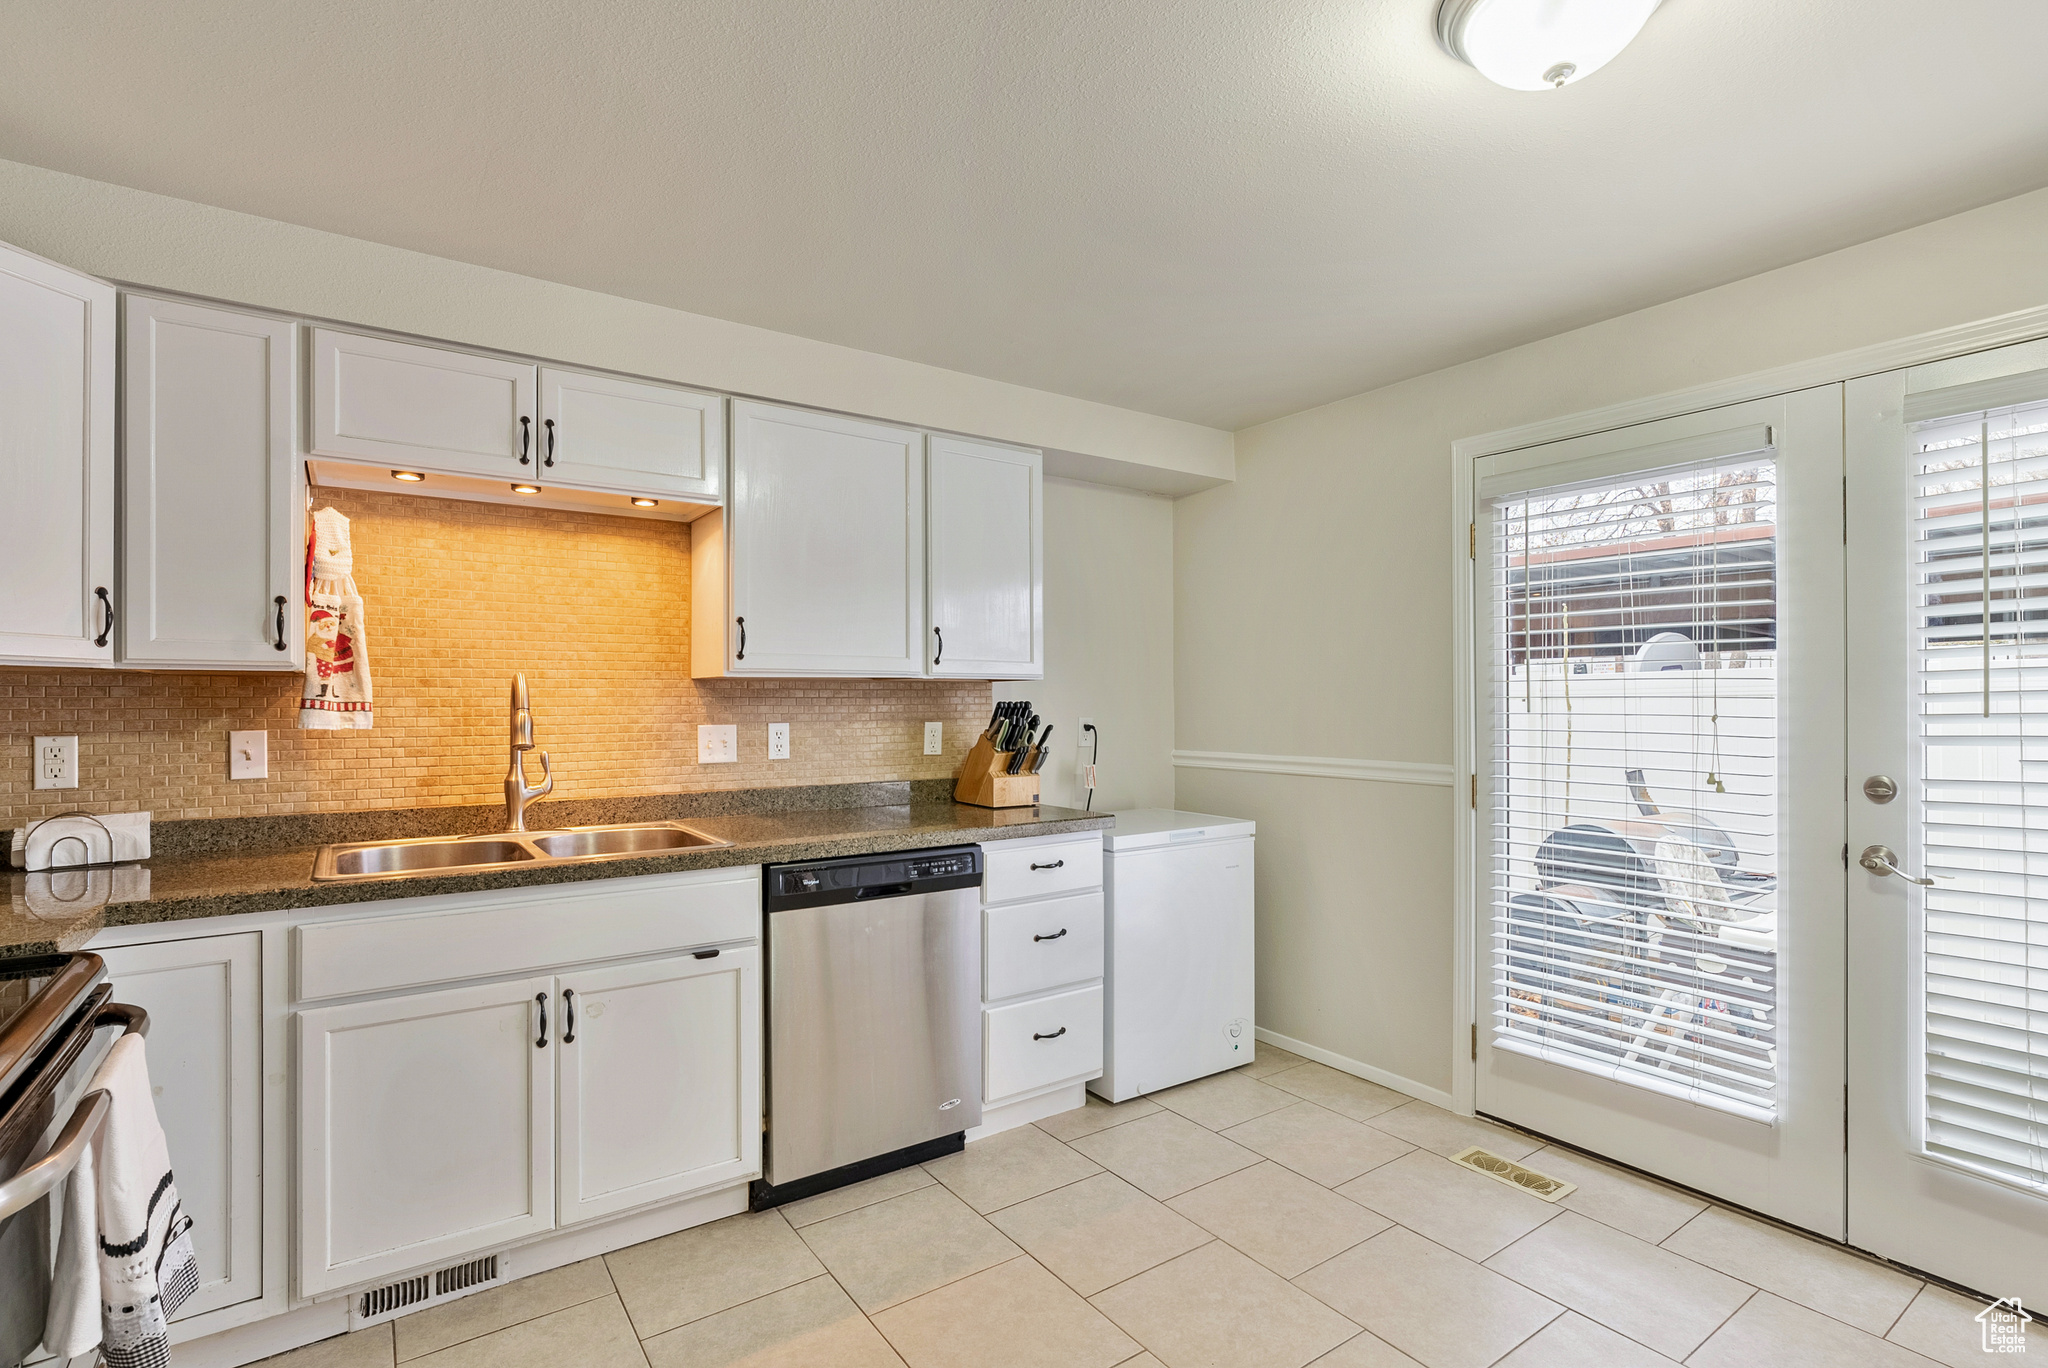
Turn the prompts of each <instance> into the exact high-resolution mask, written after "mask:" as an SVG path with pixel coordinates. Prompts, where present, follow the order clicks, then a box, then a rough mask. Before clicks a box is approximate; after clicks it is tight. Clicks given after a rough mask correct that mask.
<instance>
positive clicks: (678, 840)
mask: <svg viewBox="0 0 2048 1368" xmlns="http://www.w3.org/2000/svg"><path fill="white" fill-rule="evenodd" d="M529 839H530V840H532V842H533V844H534V846H535V847H536V848H537V849H538V850H539V851H540V852H541V854H543V855H550V856H553V857H554V858H555V859H558V860H588V859H591V858H593V857H595V856H599V855H641V854H646V855H656V854H659V853H661V852H662V851H664V850H689V849H691V848H693V847H701V846H720V845H730V844H731V842H730V841H720V840H714V839H713V838H712V837H709V836H705V835H702V834H701V833H699V832H695V831H691V830H690V829H689V828H687V827H678V826H617V827H573V828H571V829H570V830H568V831H542V832H536V833H534V835H533V836H532V837H530V838H529Z"/></svg>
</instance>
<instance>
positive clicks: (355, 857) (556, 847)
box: [313, 822, 732, 883]
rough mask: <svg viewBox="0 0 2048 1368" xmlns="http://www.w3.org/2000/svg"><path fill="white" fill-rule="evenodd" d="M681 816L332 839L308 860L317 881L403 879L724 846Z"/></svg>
mask: <svg viewBox="0 0 2048 1368" xmlns="http://www.w3.org/2000/svg"><path fill="white" fill-rule="evenodd" d="M731 844H732V842H731V841H721V840H719V839H718V838H717V837H716V836H707V835H705V834H704V833H703V832H701V831H696V830H693V829H692V828H690V827H686V826H684V825H683V824H682V823H680V822H640V823H626V824H623V825H619V826H593V827H569V828H566V829H564V830H561V831H531V832H526V831H507V832H501V833H499V834H497V835H495V836H426V837H421V838H419V839H417V840H410V841H365V842H361V843H358V844H352V845H331V846H327V847H325V848H324V849H322V850H321V852H320V854H319V856H318V857H317V858H316V859H315V860H314V861H313V881H314V882H315V883H345V882H352V881H355V880H359V879H403V878H408V877H418V876H420V875H425V874H472V873H480V872H483V871H486V870H493V869H509V868H521V869H533V868H538V867H542V866H546V865H558V864H576V863H582V862H585V861H590V860H618V859H626V858H630V857H631V856H635V855H643V856H644V855H660V854H664V853H666V852H669V851H676V850H704V849H712V848H715V847H718V846H729V845H731Z"/></svg>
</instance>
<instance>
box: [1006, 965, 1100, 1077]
mask: <svg viewBox="0 0 2048 1368" xmlns="http://www.w3.org/2000/svg"><path fill="white" fill-rule="evenodd" d="M981 1015H982V1029H983V1046H984V1048H985V1049H986V1051H987V1056H986V1063H987V1070H986V1073H985V1074H984V1076H983V1079H982V1092H983V1093H984V1094H985V1096H986V1097H987V1100H988V1101H990V1102H1000V1101H1002V1100H1003V1099H1005V1098H1008V1097H1015V1096H1018V1095H1019V1094H1022V1093H1028V1092H1036V1091H1037V1090H1038V1089H1040V1088H1049V1087H1052V1086H1053V1085H1054V1084H1058V1083H1070V1082H1072V1081H1074V1080H1075V1079H1078V1078H1092V1077H1094V1076H1095V1075H1096V1074H1099V1073H1101V1072H1102V987H1101V985H1099V984H1098V985H1096V986H1095V987H1093V988H1080V989H1076V990H1075V991H1073V992H1071V993H1054V994H1053V995H1052V996H1050V997H1042V998H1032V999H1030V1000H1029V1001H1026V1002H1016V1003H1012V1004H1010V1005H1009V1006H1007V1007H990V1008H988V1009H986V1010H984V1011H983V1012H982V1014H981Z"/></svg>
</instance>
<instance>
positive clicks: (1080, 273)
mask: <svg viewBox="0 0 2048 1368" xmlns="http://www.w3.org/2000/svg"><path fill="white" fill-rule="evenodd" d="M1433 8H1434V0H1346V2H1345V3H1330V2H1329V0H1264V2H1263V3H1256V2H1255V3H1246V0H1179V2H1178V3H1175V2H1174V0H1085V2H1080V0H1035V2H1027V0H1007V2H1004V0H985V2H984V3H961V2H959V0H954V2H953V3H946V2H945V0H892V2H890V3H880V2H879V0H834V2H829V3H819V2H818V0H810V2H809V3H799V2H798V0H700V2H699V3H679V2H678V0H573V2H563V0H436V2H435V3H420V0H359V2H358V3H346V4H320V5H315V4H310V3H286V2H282V0H175V2H174V3H135V2H134V0H130V2H129V3H107V2H106V0H9V2H8V3H7V4H6V5H5V6H0V47H4V50H5V52H6V54H7V65H8V72H7V76H6V79H5V80H4V81H0V157H6V158H10V159H13V160H17V161H24V162H30V163H33V164H35V165H39V166H44V167H50V168H54V169H57V170H62V171H69V172H73V173H76V174H78V175H83V176H88V177H92V178H95V179H99V180H105V181H113V182H116V183H119V184H123V185H131V186H137V187H141V188H144V189H148V190H154V191H159V192H161V193H164V194H169V195H175V196H179V197H181V198H185V199H191V200H197V201H200V202H203V203H207V204H214V205H220V206H225V207H227V208H232V209H238V210H243V211H246V212H249V213H252V214H260V215H264V216H266V217H270V218H275V219H282V220H285V221H288V222H292V223H299V224H306V225H310V226H313V227H317V228H323V229H328V230H331V231H334V232H338V233H346V234H350V235H352V236H356V237H362V238H369V239H372V240H375V241H379V242H385V243H391V244H395V245H398V246H402V247H409V248H414V249H417V250H420V251H424V252H431V253H436V254H439V255H443V256H449V257H455V258H459V259H462V260H465V261H472V262H478V263H481V264H484V265H489V266H495V267H500V268H502V269H505V270H509V271H516V272H520V273H523V274H526V275H531V276H538V277H542V278H545V279H549V280H556V281H562V282H566V283H569V284H574V285H580V286H585V287H588V288H591V289H596V290H603V291H608V292H611V293H615V294H619V295H625V296H629V297H632V298H635V299H642V300H649V301H653V302H656V303H660V304H666V305H671V306H674V307H676V308H681V309H688V310H692V311H695V312H698V313H704V314H711V315H714V316H717V317H721V318H728V319H735V320H738V321H741V322H746V323H752V324H758V325H760V326H763V327H768V328H775V329H779V330H782V331H785V332H791V333H797V334H801V335H803V336H807V337H813V338H820V339H824V340H827V341H832V342H839V343H845V344H847V345H850V346H855V347H861V348H865V349H867V350H871V351H877V352H884V353H888V354H891V355H895V356H901V357H909V358H913V359H916V360H919V361H926V362H931V363H933V364H936V365H941V366H946V367H950V368H953V369H957V370H962V371H968V372H971V373H974V374H977V375H983V376H990V377H994V378H997V379H1002V380H1009V381H1015V382H1017V383H1020V384H1025V385H1031V386H1036V387H1039V388H1042V389H1047V390H1053V391H1057V392H1061V393H1065V394H1072V395H1080V396H1084V397H1087V398H1091V399H1098V400H1103V401H1106V402H1109V403H1113V404H1119V405H1124V406H1127V407H1130V408H1135V409H1142V410H1147V411H1151V412H1155V413H1162V414H1169V415H1172V416H1175V417H1180V418H1187V419H1193V420H1195V421H1198V422H1204V423H1210V424H1215V425H1218V426H1222V427H1228V428H1235V427H1241V426H1243V425H1245V424H1247V423H1251V422H1255V421H1258V420H1260V419H1264V418H1269V417H1273V416H1276V415H1279V414H1283V413H1287V412H1291V411H1293V410H1296V409H1300V408H1304V407H1307V406H1310V405H1313V404H1317V403H1321V402H1324V401H1327V400H1330V399H1334V398H1338V397H1340V396H1343V395H1346V394H1351V393H1355V392H1357V391H1359V390H1363V389H1368V388H1371V387H1373V386H1376V385H1379V384H1384V383H1386V382H1388V381H1390V380H1394V379H1398V378H1400V377H1403V376H1407V375H1413V374H1417V373H1419V372H1422V371H1426V370H1430V369H1434V368H1436V367H1438V366H1442V365H1446V364H1449V363H1452V362H1455V361H1459V360H1462V359H1465V358H1468V357H1472V356H1477V355H1481V354H1484V353H1486V352H1489V351H1494V350H1498V349H1499V348H1501V347H1503V346H1508V345H1512V344H1515V343H1518V342H1522V341H1526V340H1529V339H1532V338H1535V337H1539V336H1543V335H1546V334H1548V333H1552V332H1556V331H1558V330H1561V329H1564V328H1569V327H1573V326H1577V325H1580V324H1584V323H1587V322H1591V321H1593V320H1595V319H1599V318H1603V317H1609V316H1612V315H1614V314H1617V313H1622V312H1626V311H1628V310H1630V309H1634V308H1638V307H1641V306H1643V305H1646V304H1649V303H1653V302H1656V301H1659V300H1663V299H1669V298H1674V297H1676V296H1679V295H1682V294H1686V293H1690V292H1692V291H1694V290H1697V289H1700V288H1703V287H1706V286H1709V285H1713V284H1716V283H1719V282H1722V281H1726V280H1731V279H1736V278H1739V277H1741V276H1745V275H1749V274H1753V273H1755V272H1757V271H1759V270H1765V269H1768V268H1770V267H1773V266H1778V265H1783V264H1785V263H1788V262H1791V261H1796V260H1799V259H1801V258H1804V257H1808V256H1812V255H1815V254H1817V253H1820V252H1825V251H1829V250H1832V249H1834V248H1837V247H1841V246H1844V245H1847V244H1849V243H1853V242H1858V241H1862V240H1864V239H1867V238H1871V237H1876V236H1879V235H1881V234H1884V233H1887V232H1892V231H1895V230H1897V229H1900V228H1903V227H1907V226H1910V225H1912V224H1915V223H1920V222H1925V221H1928V220H1931V219H1935V218H1940V217H1944V216H1946V215H1948V214H1951V213H1955V212H1957V211H1959V210H1962V209H1966V208H1970V207H1973V206H1975V205H1979V204H1984V203H1988V202H1990V201H1993V200H1997V199H2002V198H2005V197H2007V196H2009V195H2013V194H2017V193H2020V192H2022V191H2025V190H2030V189H2033V188H2036V187H2038V186H2040V185H2042V184H2048V136H2044V135H2048V82H2044V81H2042V80H2041V79H2040V73H2039V55H2038V54H2039V52H2040V51H2041V50H2042V47H2043V44H2044V42H2048V5H2044V4H2042V3H2041V2H2040V0H1965V3H1928V0H1802V2H1801V3H1797V4H1793V3H1787V2H1786V0H1665V4H1664V6H1663V8H1662V9H1661V10H1659V12H1658V13H1657V14H1655V15H1654V16H1653V17H1652V18H1651V20H1650V23H1649V26H1648V27H1647V28H1646V29H1645V30H1644V31H1643V34H1642V36H1641V37H1640V38H1639V39H1638V40H1637V41H1636V43H1635V44H1634V45H1633V46H1632V47H1631V48H1630V49H1629V50H1628V51H1627V52H1625V53H1623V54H1622V56H1621V57H1620V58H1618V59H1617V60H1616V61H1615V62H1614V64H1613V65H1612V66H1610V67H1608V68H1607V69H1605V70H1604V71H1601V72H1598V73H1596V74H1595V75H1593V76H1591V77H1588V78H1587V79H1586V80H1585V81H1583V82H1581V83H1579V84H1577V85H1574V86H1571V87H1568V88H1567V89H1565V90H1563V91H1559V92H1545V93H1541V94H1522V93H1516V92H1512V91H1507V90H1501V89H1498V88H1496V87H1494V86H1491V85H1489V84H1487V83H1486V81H1485V80H1483V79H1482V78H1481V77H1480V76H1479V75H1478V74H1477V73H1476V72H1474V71H1472V70H1470V69H1469V68H1467V67H1464V66H1461V65H1459V64H1457V63H1455V62H1453V61H1452V60H1450V59H1449V58H1447V57H1445V56H1444V55H1443V54H1442V53H1441V52H1439V51H1438V50H1437V48H1436V46H1435V42H1434V38H1433V34H1432V30H1431V18H1432V13H1433Z"/></svg>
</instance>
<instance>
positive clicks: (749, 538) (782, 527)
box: [691, 400, 925, 677]
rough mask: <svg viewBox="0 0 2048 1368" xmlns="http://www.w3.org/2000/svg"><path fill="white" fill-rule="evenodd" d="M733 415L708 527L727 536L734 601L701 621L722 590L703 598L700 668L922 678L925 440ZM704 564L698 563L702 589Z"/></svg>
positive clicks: (749, 412)
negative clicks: (722, 480) (725, 486)
mask: <svg viewBox="0 0 2048 1368" xmlns="http://www.w3.org/2000/svg"><path fill="white" fill-rule="evenodd" d="M732 410H733V443H732V487H731V489H730V490H729V491H728V492H727V496H726V516H725V519H724V523H723V526H722V528H718V527H714V528H704V529H703V534H704V535H706V536H710V537H719V538H722V541H723V545H724V548H725V551H724V560H725V562H726V565H727V567H728V572H729V576H730V578H729V580H728V582H727V586H726V587H727V590H728V595H729V596H728V598H727V601H726V602H725V604H724V605H723V611H722V612H720V611H719V610H718V608H717V607H715V606H713V607H711V608H710V611H709V612H708V613H707V612H706V611H705V610H706V607H707V605H708V602H709V593H708V591H709V590H711V589H712V588H713V586H709V585H705V586H704V587H705V588H706V589H707V594H703V595H699V596H698V597H697V599H696V602H697V604H698V612H697V614H696V616H695V619H694V621H693V622H692V624H691V627H692V633H693V636H695V635H696V634H698V633H703V634H706V635H705V636H704V637H702V638H701V639H700V640H699V641H698V643H697V644H698V649H697V650H696V651H695V652H693V672H694V673H696V674H697V675H699V676H700V677H701V676H703V675H706V674H734V675H828V674H829V675H859V676H890V675H921V674H923V673H924V663H925V650H924V636H925V625H924V595H925V585H924V443H925V438H924V434H923V433H922V432H917V431H914V430H912V429H909V428H899V427H890V426H886V425H884V424H881V423H870V422H865V421H863V420H861V419H858V418H845V417H841V416H839V415H837V414H830V413H813V412H809V411H807V410H803V409H788V408H778V407H775V406H773V405H769V404H759V403H753V402H750V401H741V400H736V401H734V403H733V406H732ZM703 521H705V520H700V522H699V525H698V526H701V524H702V522H703ZM692 535H693V538H694V537H696V536H697V535H699V533H698V531H697V528H695V527H693V529H692ZM703 559H704V558H701V557H696V556H693V558H692V568H693V575H694V576H695V578H696V580H697V581H698V582H699V583H700V584H701V583H702V581H703V579H704V572H703V570H701V569H699V568H698V567H699V566H700V565H701V564H702V561H703ZM721 618H722V619H723V629H724V630H723V645H724V648H725V649H724V653H723V654H724V658H723V660H722V661H720V660H719V659H718V658H717V654H716V651H715V647H716V646H717V645H718V644H719V641H720V638H719V637H718V636H717V635H714V634H716V633H718V632H719V625H718V624H719V621H720V619H721Z"/></svg>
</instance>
